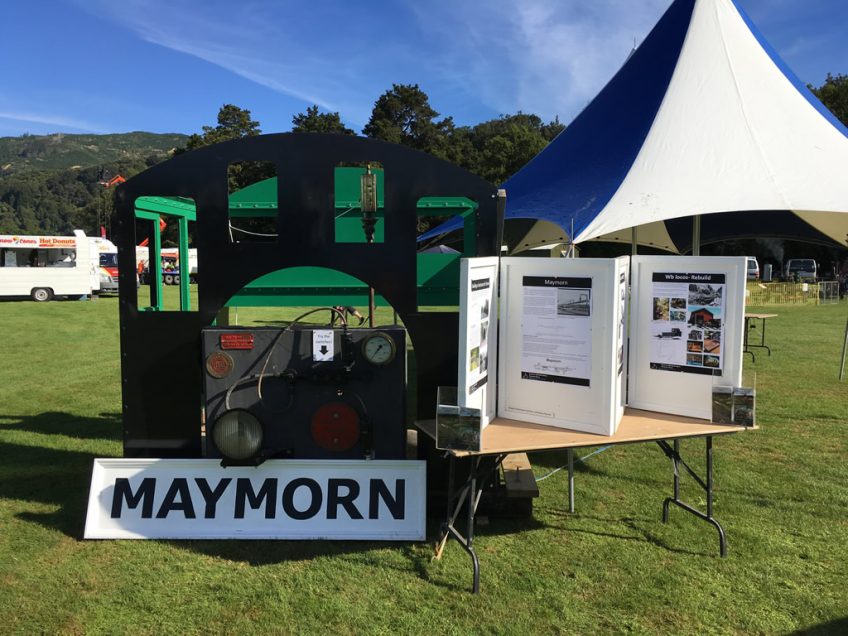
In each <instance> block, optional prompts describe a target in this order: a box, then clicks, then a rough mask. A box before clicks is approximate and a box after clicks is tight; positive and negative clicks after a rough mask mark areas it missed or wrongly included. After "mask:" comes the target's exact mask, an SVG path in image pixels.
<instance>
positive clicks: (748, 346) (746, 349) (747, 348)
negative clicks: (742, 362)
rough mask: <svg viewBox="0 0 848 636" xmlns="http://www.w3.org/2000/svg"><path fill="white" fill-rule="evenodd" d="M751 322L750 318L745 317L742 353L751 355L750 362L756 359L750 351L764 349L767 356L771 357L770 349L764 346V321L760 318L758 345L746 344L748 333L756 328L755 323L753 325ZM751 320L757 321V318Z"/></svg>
mask: <svg viewBox="0 0 848 636" xmlns="http://www.w3.org/2000/svg"><path fill="white" fill-rule="evenodd" d="M751 320H752V317H751V316H745V339H744V340H745V341H744V343H743V345H744V346H743V347H742V351H743V353H750V354H751V362H756V361H757V358H756V357H755V356H754V352H753V351H751V349H765V350H766V351H767V352H768V354H769V356H771V348H770V347H769V346H768V345H767V344H766V319H765V318H760V319H759V320H760V322H761V329H760V344H749V343H748V331H749V330H751V329H755V328H756V326H757V325H756V323H754V324H753V325H751V324H750V321H751ZM753 320H757V318H753Z"/></svg>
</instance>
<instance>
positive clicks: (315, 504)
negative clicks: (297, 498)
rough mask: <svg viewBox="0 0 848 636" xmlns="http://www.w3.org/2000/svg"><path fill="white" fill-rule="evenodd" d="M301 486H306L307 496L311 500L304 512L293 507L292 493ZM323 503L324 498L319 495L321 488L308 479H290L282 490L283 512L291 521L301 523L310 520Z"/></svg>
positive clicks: (315, 482)
mask: <svg viewBox="0 0 848 636" xmlns="http://www.w3.org/2000/svg"><path fill="white" fill-rule="evenodd" d="M301 486H306V487H307V488H308V489H309V496H310V497H311V498H312V501H311V503H310V504H309V506H307V508H306V509H305V510H298V509H297V508H295V507H294V493H295V491H296V490H297V489H298V488H300V487H301ZM323 501H324V496H323V495H322V494H321V486H319V485H318V482H317V481H315V480H314V479H309V478H308V477H299V478H297V479H292V480H291V481H290V482H289V483H288V484H286V487H285V489H284V490H283V510H285V512H286V514H287V515H288V516H289V517H291V518H292V519H297V520H298V521H303V520H304V519H311V518H312V517H314V516H315V515H317V514H318V511H319V510H321V503H322V502H323Z"/></svg>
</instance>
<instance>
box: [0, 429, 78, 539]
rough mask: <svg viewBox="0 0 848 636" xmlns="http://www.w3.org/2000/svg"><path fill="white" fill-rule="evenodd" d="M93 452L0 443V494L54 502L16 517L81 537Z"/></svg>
mask: <svg viewBox="0 0 848 636" xmlns="http://www.w3.org/2000/svg"><path fill="white" fill-rule="evenodd" d="M94 457H95V456H94V454H93V453H86V452H81V451H72V450H57V449H52V448H44V447H39V446H23V445H18V444H7V443H0V498H2V499H10V500H23V501H33V502H37V503H40V504H46V505H52V506H57V508H58V509H57V510H55V511H53V512H49V513H35V512H24V513H20V514H19V515H18V517H19V518H21V519H24V520H26V521H30V522H33V523H38V524H40V525H42V526H45V527H46V528H52V529H54V530H58V531H59V532H62V533H63V534H66V535H68V536H69V537H72V538H74V539H79V538H81V537H82V532H83V528H84V526H85V511H86V505H87V501H88V489H89V484H90V481H91V466H92V463H93V460H94Z"/></svg>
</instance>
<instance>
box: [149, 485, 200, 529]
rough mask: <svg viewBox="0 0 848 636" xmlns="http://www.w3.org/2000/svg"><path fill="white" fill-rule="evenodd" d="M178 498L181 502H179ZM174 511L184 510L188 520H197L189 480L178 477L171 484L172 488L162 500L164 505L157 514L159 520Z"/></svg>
mask: <svg viewBox="0 0 848 636" xmlns="http://www.w3.org/2000/svg"><path fill="white" fill-rule="evenodd" d="M177 496H179V498H180V500H179V501H177ZM172 510H182V511H183V514H184V515H185V518H186V519H195V518H196V517H197V516H196V515H195V514H194V504H192V503H191V492H189V489H188V480H187V479H185V478H184V477H177V478H175V479H174V481H172V482H171V487H170V488H168V492H166V493H165V498H164V499H163V500H162V505H161V506H159V512H157V513H156V518H157V519H164V518H166V517H167V516H168V513H169V512H171V511H172Z"/></svg>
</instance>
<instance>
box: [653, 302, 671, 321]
mask: <svg viewBox="0 0 848 636" xmlns="http://www.w3.org/2000/svg"><path fill="white" fill-rule="evenodd" d="M668 312H669V309H668V298H657V297H654V320H668V318H669V316H668Z"/></svg>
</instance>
